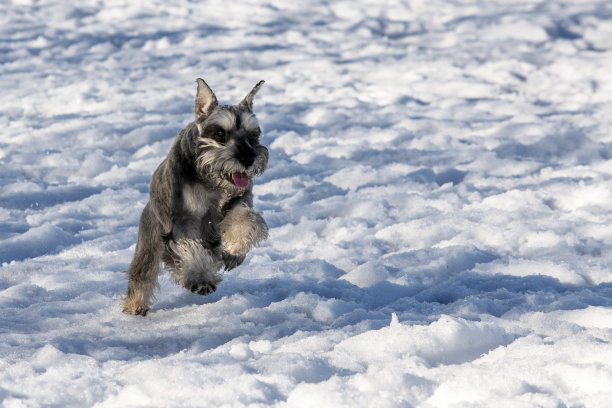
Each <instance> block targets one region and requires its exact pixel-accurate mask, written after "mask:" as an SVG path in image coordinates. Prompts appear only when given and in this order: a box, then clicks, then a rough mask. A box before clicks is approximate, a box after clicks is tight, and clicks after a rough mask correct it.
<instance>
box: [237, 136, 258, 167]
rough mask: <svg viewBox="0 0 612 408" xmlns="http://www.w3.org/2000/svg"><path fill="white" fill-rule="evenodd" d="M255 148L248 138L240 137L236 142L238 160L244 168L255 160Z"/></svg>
mask: <svg viewBox="0 0 612 408" xmlns="http://www.w3.org/2000/svg"><path fill="white" fill-rule="evenodd" d="M255 156H256V153H255V149H253V146H251V144H250V143H249V141H248V140H246V139H242V140H240V142H238V157H237V158H238V161H239V162H240V163H241V164H242V165H243V166H244V167H246V168H249V167H251V165H252V164H253V163H254V162H255Z"/></svg>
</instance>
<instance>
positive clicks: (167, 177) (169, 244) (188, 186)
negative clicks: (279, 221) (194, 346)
mask: <svg viewBox="0 0 612 408" xmlns="http://www.w3.org/2000/svg"><path fill="white" fill-rule="evenodd" d="M197 82H198V91H197V96H196V102H195V122H192V123H190V124H189V125H187V127H186V128H185V129H183V130H181V132H180V133H179V134H178V136H177V137H176V139H175V140H174V144H173V146H172V148H171V149H170V152H169V153H168V156H167V157H166V158H165V159H164V161H163V162H162V163H161V164H160V165H159V167H158V168H157V170H155V173H154V174H153V178H152V180H151V186H150V193H149V202H148V203H147V205H146V206H145V208H144V210H143V211H142V215H141V217H140V224H139V228H138V242H137V243H136V252H135V254H134V259H133V260H132V263H131V264H130V267H129V269H128V271H127V278H128V289H127V294H126V296H125V297H124V299H123V311H124V312H126V313H130V314H136V315H141V316H145V315H146V314H147V312H148V311H149V307H150V305H151V301H152V299H153V292H154V290H155V289H159V283H158V282H157V276H158V274H159V273H160V271H161V267H162V264H163V265H164V266H165V268H166V269H168V270H169V271H170V273H171V275H172V277H173V278H174V280H175V282H176V283H178V284H181V285H183V286H184V287H185V288H186V289H189V290H190V291H192V292H194V293H197V294H200V295H208V294H210V293H212V292H214V291H215V290H216V289H217V285H218V284H219V282H221V275H220V272H221V269H222V268H224V267H225V269H226V270H230V269H232V268H235V267H236V266H238V265H240V264H241V263H242V261H244V258H245V256H246V254H247V253H248V252H249V250H251V249H252V248H253V247H254V246H256V245H257V244H258V243H260V242H262V241H264V240H265V239H267V237H268V226H267V225H266V222H265V221H264V219H263V218H262V217H261V215H260V214H258V213H256V212H255V211H253V193H252V190H253V177H255V176H257V175H260V174H262V173H263V172H264V170H265V169H266V167H267V165H268V149H267V148H266V147H265V146H262V145H261V144H259V136H260V133H261V129H260V127H259V123H258V122H257V118H256V117H255V115H254V114H253V97H254V96H255V94H256V93H257V91H258V90H259V88H260V87H261V85H262V84H263V83H264V81H260V82H259V83H258V84H257V85H255V87H254V88H253V89H252V90H251V92H249V93H248V95H247V96H246V97H245V98H244V99H243V100H242V102H240V104H238V105H235V106H231V105H219V103H218V102H217V97H216V96H215V94H214V93H213V91H212V90H211V89H210V88H209V87H208V85H207V84H206V82H204V81H203V80H202V79H198V80H197Z"/></svg>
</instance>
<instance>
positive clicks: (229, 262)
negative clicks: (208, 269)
mask: <svg viewBox="0 0 612 408" xmlns="http://www.w3.org/2000/svg"><path fill="white" fill-rule="evenodd" d="M244 258H245V255H231V254H228V253H227V252H223V264H224V265H225V270H226V271H231V270H232V269H234V268H235V267H237V266H239V265H240V264H242V262H243V261H244Z"/></svg>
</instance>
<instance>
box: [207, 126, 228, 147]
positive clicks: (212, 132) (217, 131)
mask: <svg viewBox="0 0 612 408" xmlns="http://www.w3.org/2000/svg"><path fill="white" fill-rule="evenodd" d="M206 136H207V137H209V138H211V139H214V140H216V141H217V142H220V143H225V139H226V138H225V129H223V128H221V127H219V126H211V127H209V128H207V129H206Z"/></svg>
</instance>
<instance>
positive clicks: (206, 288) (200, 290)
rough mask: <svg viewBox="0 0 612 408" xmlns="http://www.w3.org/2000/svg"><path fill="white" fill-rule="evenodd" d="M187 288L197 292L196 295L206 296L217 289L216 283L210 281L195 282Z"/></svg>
mask: <svg viewBox="0 0 612 408" xmlns="http://www.w3.org/2000/svg"><path fill="white" fill-rule="evenodd" d="M189 290H191V291H192V292H193V293H197V294H198V295H202V296H206V295H210V294H211V293H213V292H214V291H215V290H217V285H215V284H214V283H211V282H206V283H196V284H194V285H191V288H189Z"/></svg>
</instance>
